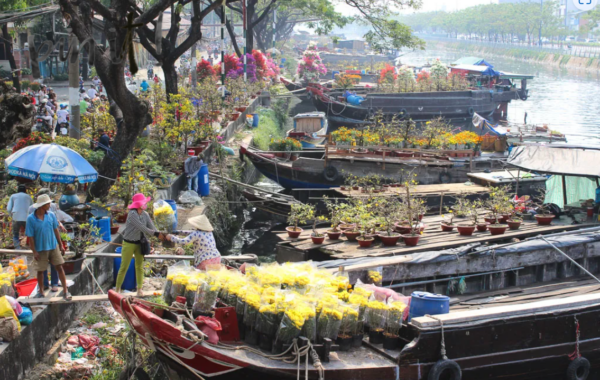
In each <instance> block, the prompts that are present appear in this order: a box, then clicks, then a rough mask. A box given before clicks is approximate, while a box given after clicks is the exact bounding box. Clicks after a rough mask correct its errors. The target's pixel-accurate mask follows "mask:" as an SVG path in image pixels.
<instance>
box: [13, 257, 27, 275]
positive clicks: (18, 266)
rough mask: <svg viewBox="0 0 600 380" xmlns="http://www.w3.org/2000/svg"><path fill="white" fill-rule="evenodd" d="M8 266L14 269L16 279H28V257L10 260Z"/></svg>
mask: <svg viewBox="0 0 600 380" xmlns="http://www.w3.org/2000/svg"><path fill="white" fill-rule="evenodd" d="M8 266H9V267H11V268H13V271H14V272H15V277H28V276H29V270H28V266H27V256H19V257H15V258H14V259H12V260H10V261H9V263H8Z"/></svg>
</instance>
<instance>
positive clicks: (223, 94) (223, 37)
mask: <svg viewBox="0 0 600 380" xmlns="http://www.w3.org/2000/svg"><path fill="white" fill-rule="evenodd" d="M226 17H227V16H226V15H225V0H223V2H222V3H221V84H222V87H221V90H222V94H221V96H223V98H225V18H226Z"/></svg>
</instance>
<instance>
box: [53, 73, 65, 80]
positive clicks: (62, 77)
mask: <svg viewBox="0 0 600 380" xmlns="http://www.w3.org/2000/svg"><path fill="white" fill-rule="evenodd" d="M54 80H55V81H65V80H69V74H55V75H54Z"/></svg>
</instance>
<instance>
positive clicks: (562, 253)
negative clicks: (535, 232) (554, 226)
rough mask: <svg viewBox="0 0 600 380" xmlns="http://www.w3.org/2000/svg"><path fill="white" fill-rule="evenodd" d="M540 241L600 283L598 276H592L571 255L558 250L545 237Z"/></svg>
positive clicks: (541, 237)
mask: <svg viewBox="0 0 600 380" xmlns="http://www.w3.org/2000/svg"><path fill="white" fill-rule="evenodd" d="M540 239H542V240H543V241H545V242H546V243H547V244H548V245H549V246H551V247H552V248H554V249H555V250H556V251H558V252H559V253H560V254H561V255H563V256H564V257H566V258H567V259H569V260H570V261H571V262H572V263H573V264H575V265H577V267H579V269H581V270H582V271H584V272H585V273H587V274H589V275H590V276H591V277H592V278H593V279H594V280H596V281H598V282H600V280H598V278H597V277H596V276H594V275H593V274H591V273H590V272H589V271H588V270H587V269H585V268H584V267H582V266H581V265H579V263H578V262H577V261H575V260H573V259H572V258H571V257H570V256H569V255H567V254H566V253H564V252H563V251H561V250H560V249H558V247H557V246H555V245H554V244H552V243H550V242H549V241H548V240H546V238H545V237H543V236H540Z"/></svg>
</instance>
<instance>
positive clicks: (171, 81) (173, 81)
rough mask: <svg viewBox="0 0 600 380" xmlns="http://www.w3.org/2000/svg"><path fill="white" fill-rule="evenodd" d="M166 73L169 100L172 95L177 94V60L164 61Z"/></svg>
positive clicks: (166, 88) (163, 66)
mask: <svg viewBox="0 0 600 380" xmlns="http://www.w3.org/2000/svg"><path fill="white" fill-rule="evenodd" d="M162 68H163V72H164V74H165V90H166V92H167V101H169V96H170V95H177V94H178V91H177V71H175V62H173V61H170V60H169V61H164V62H163V64H162Z"/></svg>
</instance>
